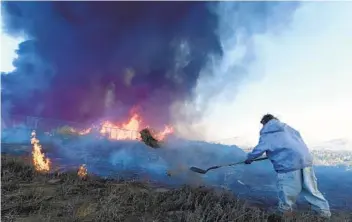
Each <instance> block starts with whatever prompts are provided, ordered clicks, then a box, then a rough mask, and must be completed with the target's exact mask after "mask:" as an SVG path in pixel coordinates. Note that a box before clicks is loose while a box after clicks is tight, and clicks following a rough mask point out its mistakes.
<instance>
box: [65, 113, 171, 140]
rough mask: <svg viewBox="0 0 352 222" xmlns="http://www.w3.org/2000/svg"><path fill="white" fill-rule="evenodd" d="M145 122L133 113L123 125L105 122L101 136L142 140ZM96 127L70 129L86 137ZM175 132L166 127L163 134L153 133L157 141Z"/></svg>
mask: <svg viewBox="0 0 352 222" xmlns="http://www.w3.org/2000/svg"><path fill="white" fill-rule="evenodd" d="M142 123H143V121H142V118H141V117H140V115H138V113H137V112H135V111H133V112H132V116H131V118H130V119H129V120H128V121H126V122H124V123H121V124H115V123H113V122H111V121H103V122H102V123H101V124H100V125H99V126H98V131H99V133H100V134H101V135H103V136H105V137H107V138H109V139H111V140H141V136H140V134H139V132H140V131H141V130H142V129H144V128H145V127H143V125H142ZM93 128H95V126H92V127H90V128H87V129H84V130H77V129H74V128H72V129H70V131H71V132H75V133H78V134H79V135H86V134H89V133H91V132H92V129H93ZM173 132H174V130H173V128H172V127H170V126H165V128H164V130H163V131H161V132H153V137H154V138H155V139H157V140H159V141H160V140H163V139H165V137H166V136H167V135H169V134H171V133H173Z"/></svg>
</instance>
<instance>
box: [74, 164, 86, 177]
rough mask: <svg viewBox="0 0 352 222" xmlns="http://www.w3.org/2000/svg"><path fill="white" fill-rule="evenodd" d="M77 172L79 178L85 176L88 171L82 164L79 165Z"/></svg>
mask: <svg viewBox="0 0 352 222" xmlns="http://www.w3.org/2000/svg"><path fill="white" fill-rule="evenodd" d="M77 174H78V176H79V177H80V178H81V179H85V178H86V177H87V174H88V171H87V168H86V165H85V164H82V165H81V166H80V167H79V169H78V173H77Z"/></svg>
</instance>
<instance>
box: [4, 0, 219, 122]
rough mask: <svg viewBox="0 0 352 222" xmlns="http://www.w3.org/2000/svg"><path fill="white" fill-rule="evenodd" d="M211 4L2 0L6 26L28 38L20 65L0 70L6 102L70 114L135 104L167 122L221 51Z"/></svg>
mask: <svg viewBox="0 0 352 222" xmlns="http://www.w3.org/2000/svg"><path fill="white" fill-rule="evenodd" d="M214 5H215V4H214V3H205V2H2V19H3V23H4V24H5V26H4V28H3V30H4V31H6V32H7V33H8V34H11V35H21V34H24V35H25V36H26V39H27V40H26V41H24V42H22V43H21V44H20V45H19V49H18V51H17V54H18V58H17V59H16V60H15V61H14V66H15V70H14V71H13V72H11V73H7V74H4V73H3V74H2V75H1V81H2V101H3V102H6V103H7V104H9V105H10V106H11V113H15V114H25V115H34V116H43V117H50V118H58V119H64V120H71V121H87V120H92V119H96V118H98V117H102V116H106V115H108V116H109V117H111V118H124V117H125V116H126V115H128V113H129V111H130V110H131V109H132V108H134V107H136V108H138V109H139V112H140V113H141V115H142V116H143V118H144V119H145V120H148V121H150V122H151V123H152V124H155V125H161V124H165V123H168V122H169V121H170V118H169V107H170V105H171V104H172V103H173V102H175V101H183V100H186V99H191V98H192V90H193V88H194V86H195V85H196V82H197V79H198V77H199V75H200V70H201V69H202V67H203V66H204V65H205V64H206V62H207V60H208V57H209V56H210V55H212V56H217V57H218V56H221V55H222V49H221V46H220V42H219V39H218V36H217V33H216V30H217V26H218V19H217V15H216V13H214V12H213V10H211V8H213V7H214ZM4 107H5V106H4ZM6 107H8V106H6ZM156 117H157V118H156Z"/></svg>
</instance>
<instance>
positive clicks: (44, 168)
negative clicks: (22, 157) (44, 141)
mask: <svg viewBox="0 0 352 222" xmlns="http://www.w3.org/2000/svg"><path fill="white" fill-rule="evenodd" d="M31 137H32V138H31V144H32V145H33V151H32V155H33V164H34V167H35V169H36V170H37V171H39V172H48V171H49V170H50V159H49V158H46V157H45V155H44V153H42V147H41V145H40V143H39V140H38V139H37V138H36V132H35V131H34V130H33V131H32V136H31Z"/></svg>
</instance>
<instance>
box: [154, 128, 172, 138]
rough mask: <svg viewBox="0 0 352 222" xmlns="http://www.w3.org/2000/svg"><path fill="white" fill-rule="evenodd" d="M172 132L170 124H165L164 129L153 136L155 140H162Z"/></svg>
mask: <svg viewBox="0 0 352 222" xmlns="http://www.w3.org/2000/svg"><path fill="white" fill-rule="evenodd" d="M173 132H174V129H173V128H172V127H171V126H165V128H164V130H163V131H162V132H159V133H156V134H155V135H153V136H154V138H155V139H157V140H159V141H160V140H163V139H165V137H166V136H167V135H169V134H171V133H173Z"/></svg>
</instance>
